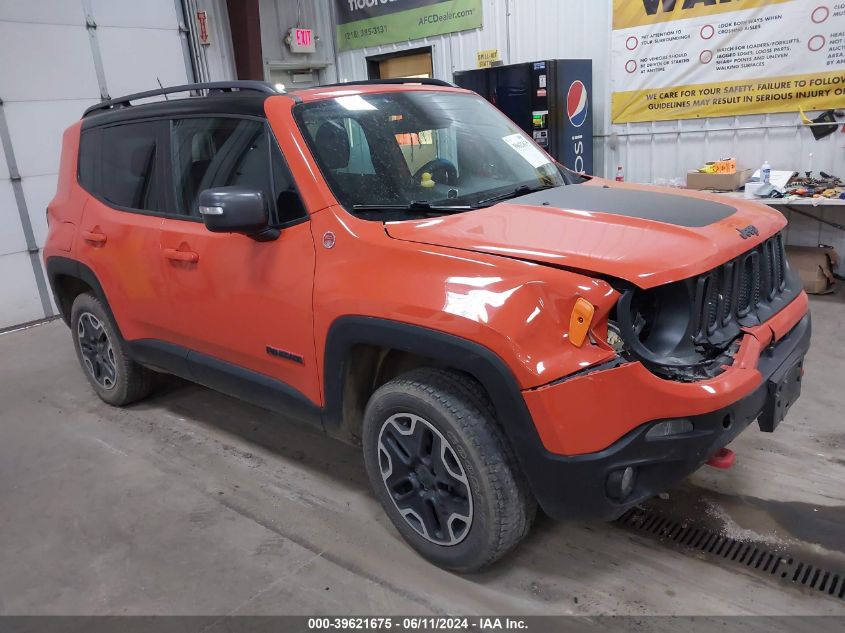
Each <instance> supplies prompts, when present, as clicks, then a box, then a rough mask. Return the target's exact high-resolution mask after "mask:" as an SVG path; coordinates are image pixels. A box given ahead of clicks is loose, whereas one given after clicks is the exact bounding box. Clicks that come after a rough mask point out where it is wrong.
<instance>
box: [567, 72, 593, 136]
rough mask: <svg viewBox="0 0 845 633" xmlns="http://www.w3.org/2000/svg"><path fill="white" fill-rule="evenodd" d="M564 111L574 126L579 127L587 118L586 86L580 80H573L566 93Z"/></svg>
mask: <svg viewBox="0 0 845 633" xmlns="http://www.w3.org/2000/svg"><path fill="white" fill-rule="evenodd" d="M566 112H567V114H568V115H569V120H570V122H571V123H572V125H574V126H575V127H581V126H582V125H584V122H585V121H586V120H587V114H588V113H589V109H588V104H587V88H586V86H584V82H582V81H573V82H572V85H571V86H569V93H568V94H567V95H566Z"/></svg>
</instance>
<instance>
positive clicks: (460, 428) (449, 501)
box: [363, 369, 536, 572]
mask: <svg viewBox="0 0 845 633" xmlns="http://www.w3.org/2000/svg"><path fill="white" fill-rule="evenodd" d="M363 436H364V461H365V463H366V467H367V474H368V476H369V478H370V483H371V484H372V486H373V489H374V490H375V493H376V495H377V497H378V498H379V501H380V502H381V504H382V506H383V507H384V509H385V511H386V512H387V514H388V516H389V517H390V519H391V521H392V522H393V524H394V525H395V526H396V529H397V530H399V532H400V534H401V535H402V536H403V537H404V538H405V540H406V541H407V542H408V543H409V544H410V545H411V546H412V547H413V548H414V549H416V550H417V551H418V552H419V553H420V554H422V555H423V556H424V557H425V558H427V559H428V560H430V561H432V562H433V563H435V564H436V565H439V566H441V567H444V568H446V569H450V570H453V571H459V572H474V571H479V570H481V569H483V568H484V567H486V566H488V565H490V564H491V563H493V562H494V561H496V560H498V559H499V558H501V557H502V556H504V555H505V554H506V553H507V552H508V551H510V550H511V549H512V548H513V547H514V546H515V545H516V544H517V543H518V542H519V541H520V540H521V539H522V538H523V537H524V536H525V535H526V534H527V533H528V530H529V529H530V526H531V523H532V520H533V518H534V514H535V511H536V503H535V501H534V499H533V497H532V496H531V493H530V491H529V490H528V486H527V484H526V482H525V480H524V478H523V477H522V474H521V471H520V470H519V465H518V464H517V463H516V459H515V458H514V456H513V452H512V451H511V449H510V446H509V444H508V442H507V439H506V438H505V437H504V435H503V434H502V432H501V430H500V429H499V427H498V425H497V423H496V420H495V417H494V411H493V407H492V405H491V404H490V403H489V400H488V399H487V396H486V394H484V393H483V391H482V390H481V388H480V386H479V385H478V383H476V382H475V381H474V380H472V379H471V378H470V377H469V376H466V375H464V374H461V373H458V372H453V371H448V370H442V369H419V370H415V371H412V372H409V373H407V374H404V375H402V376H400V377H398V378H396V379H394V380H391V381H390V382H388V383H386V384H385V385H383V386H382V387H380V388H379V389H378V390H377V391H376V392H375V393H374V394H373V395H372V397H371V398H370V401H369V403H368V404H367V409H366V411H365V414H364V429H363Z"/></svg>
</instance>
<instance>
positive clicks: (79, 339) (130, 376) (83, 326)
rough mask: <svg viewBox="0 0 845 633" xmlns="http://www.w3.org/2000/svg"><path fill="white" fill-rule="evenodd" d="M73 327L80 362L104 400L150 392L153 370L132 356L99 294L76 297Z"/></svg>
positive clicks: (117, 402)
mask: <svg viewBox="0 0 845 633" xmlns="http://www.w3.org/2000/svg"><path fill="white" fill-rule="evenodd" d="M70 327H71V332H72V333H73V340H74V348H75V349H76V357H77V358H78V359H79V364H80V365H82V370H83V371H84V372H85V377H86V378H88V382H89V383H90V385H91V386H92V387H93V388H94V391H96V392H97V395H98V396H100V399H101V400H103V402H107V403H108V404H111V405H114V406H123V405H126V404H130V403H132V402H135V401H137V400H140V399H141V398H144V397H146V396H147V395H148V394H149V393H150V391H151V389H152V377H153V372H152V371H150V370H149V369H147V368H146V367H142V366H141V365H139V364H138V363H136V362H135V361H133V360H132V359H131V358H130V357H129V353H128V350H127V347H126V342H125V341H124V340H123V339H122V338H121V337H120V334H119V333H118V331H117V328H116V327H115V326H114V324H113V323H112V321H111V318H110V317H109V314H108V312H107V311H106V309H105V308H104V307H103V304H102V302H101V301H100V300H99V299H98V298H97V297H95V296H94V295H93V294H90V293H83V294H81V295H79V296H77V297H76V299H74V301H73V307H72V308H71V313H70Z"/></svg>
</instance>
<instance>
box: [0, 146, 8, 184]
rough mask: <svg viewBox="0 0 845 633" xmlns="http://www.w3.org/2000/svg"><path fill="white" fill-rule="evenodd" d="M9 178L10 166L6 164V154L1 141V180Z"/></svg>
mask: <svg viewBox="0 0 845 633" xmlns="http://www.w3.org/2000/svg"><path fill="white" fill-rule="evenodd" d="M4 178H6V179H8V178H9V166H8V165H7V164H6V153H5V152H4V151H3V143H2V141H0V180H3V179H4Z"/></svg>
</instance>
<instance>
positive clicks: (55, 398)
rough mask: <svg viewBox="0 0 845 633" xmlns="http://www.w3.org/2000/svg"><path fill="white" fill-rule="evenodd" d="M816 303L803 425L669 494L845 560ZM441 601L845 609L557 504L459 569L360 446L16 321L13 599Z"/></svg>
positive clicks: (839, 388) (0, 586)
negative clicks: (118, 383)
mask: <svg viewBox="0 0 845 633" xmlns="http://www.w3.org/2000/svg"><path fill="white" fill-rule="evenodd" d="M812 311H813V315H814V321H815V322H814V326H815V338H814V343H813V348H812V350H811V352H810V357H809V360H808V363H807V378H806V381H805V387H804V395H803V397H802V399H801V400H800V401H799V402H798V404H797V405H796V406H795V407H794V408H793V410H792V412H791V413H790V415H789V417H788V419H787V421H786V422H785V423H784V424H783V425H782V426H781V428H780V429H779V430H778V431H777V432H776V433H775V434H774V435H764V434H761V433H759V432H757V431H756V428H754V427H752V428H750V429H749V430H748V431H747V432H746V433H744V434H743V435H742V436H741V437H740V438H739V439H738V440H737V441H736V442H735V443H734V444H733V445H732V448H734V449H735V450H736V451H737V453H738V460H737V465H736V466H735V467H734V468H733V469H732V470H730V471H727V472H724V471H716V470H713V469H708V468H705V469H702V471H700V472H699V473H697V474H696V475H694V476H693V477H692V478H691V479H690V481H688V482H687V483H685V484H684V485H682V486H680V487H679V488H678V489H676V490H672V491H669V495H668V498H663V499H658V500H657V501H656V502H655V503H656V504H657V505H659V506H660V507H661V508H663V510H668V511H669V512H675V513H676V514H679V515H684V514H686V516H687V518H688V519H689V520H690V521H698V520H700V521H707V522H708V524H710V525H711V526H712V525H716V526H717V528H718V529H719V530H721V531H723V532H724V533H725V534H730V535H732V536H735V537H738V538H749V539H755V540H759V541H761V542H765V543H767V544H769V546H771V547H774V548H776V549H777V548H780V549H782V550H783V551H790V552H793V551H802V552H805V553H807V554H808V555H809V554H812V555H815V556H817V557H819V558H822V559H824V560H826V561H828V563H829V565H830V566H831V567H833V566H835V567H837V568H838V569H845V551H843V550H845V536H843V532H845V527H843V526H845V520H843V517H845V515H843V506H845V485H843V482H845V450H843V448H845V416H843V411H844V410H845V380H843V378H845V346H843V344H842V339H843V336H845V318H843V315H845V310H843V302H842V300H840V299H837V298H834V297H826V298H814V299H813V300H812ZM664 497H665V495H664ZM444 612H449V613H453V614H455V613H461V614H490V613H506V614H581V615H587V614H636V615H642V614H687V615H689V614H793V615H794V614H840V615H845V601H837V600H834V599H830V598H827V597H825V596H823V595H821V594H819V593H818V592H814V591H811V590H807V589H803V588H800V587H795V586H792V585H787V584H785V583H782V582H781V581H778V580H776V579H774V578H772V577H768V576H763V575H760V574H758V573H753V572H751V571H750V570H747V569H746V568H745V567H739V566H736V565H730V564H728V563H720V562H717V561H716V562H714V561H713V560H707V559H703V558H702V557H700V556H698V557H697V556H694V555H691V554H687V553H683V552H680V551H677V550H676V549H673V548H670V547H668V546H666V545H665V544H661V543H659V542H657V541H656V540H654V539H649V538H646V537H643V536H640V535H638V534H636V533H633V532H630V531H626V530H624V529H622V528H620V527H618V526H616V525H613V524H589V525H588V524H559V523H554V522H552V521H550V520H548V519H546V518H544V517H541V518H540V520H539V521H538V524H537V526H536V528H535V530H534V532H533V533H532V534H531V536H530V537H529V538H528V539H527V540H526V541H525V542H524V543H523V545H522V546H521V548H520V549H519V550H518V551H517V552H516V553H515V554H513V555H511V556H509V557H508V558H506V559H505V560H504V561H502V562H501V563H500V564H499V565H497V566H496V567H495V568H494V569H493V570H491V571H489V572H487V573H485V574H483V575H480V576H474V577H460V576H456V575H452V574H449V573H447V572H443V571H441V570H439V569H437V568H435V567H432V566H431V565H429V564H427V563H426V562H425V561H423V560H422V559H420V558H419V557H418V556H417V555H416V554H415V553H414V552H413V551H412V550H410V549H409V548H408V547H406V546H405V544H404V543H403V542H402V541H401V540H400V539H399V537H398V535H397V533H396V532H395V531H394V529H393V528H392V526H391V525H390V524H389V522H388V520H387V518H386V517H385V515H384V514H383V513H382V511H381V509H380V508H379V506H378V505H377V503H376V501H375V500H374V499H373V497H372V496H371V494H370V492H369V490H368V486H367V482H366V477H365V474H364V471H363V466H362V463H361V460H360V456H359V453H358V451H357V450H355V449H353V448H350V447H347V446H345V445H342V444H339V443H336V442H333V441H330V440H328V439H326V438H324V437H322V436H320V435H317V434H316V433H313V432H311V431H309V430H306V429H303V428H300V427H297V426H295V425H294V424H292V423H290V422H286V421H285V420H283V419H280V418H279V417H278V416H274V415H273V414H270V413H267V412H265V411H263V410H260V409H257V408H255V407H251V406H249V405H246V404H244V403H241V402H238V401H235V400H233V399H230V398H227V397H225V396H222V395H220V394H216V393H213V392H211V391H208V390H205V389H203V388H200V387H197V386H193V385H188V384H184V383H171V384H168V385H165V386H164V388H162V389H160V390H159V391H157V393H156V394H155V395H154V396H153V397H151V398H150V399H148V400H147V401H145V402H143V403H138V404H136V405H134V406H132V407H129V408H126V409H115V408H111V407H109V406H107V405H105V404H103V403H102V402H100V400H98V399H97V398H96V397H95V396H94V394H93V392H92V391H91V390H90V389H89V387H88V385H87V384H86V382H85V379H84V377H83V374H82V372H81V370H80V369H79V367H78V366H77V362H76V358H75V356H74V353H73V349H72V346H71V338H70V334H69V332H68V329H67V328H66V327H65V325H64V324H63V323H61V322H53V323H50V324H47V325H42V326H39V327H34V328H31V329H28V330H25V331H19V332H13V333H9V334H5V335H2V336H0V614H48V613H49V614H293V613H296V614H312V613H332V614H351V613H355V614H402V613H405V614H407V613H414V614H423V613H444Z"/></svg>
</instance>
